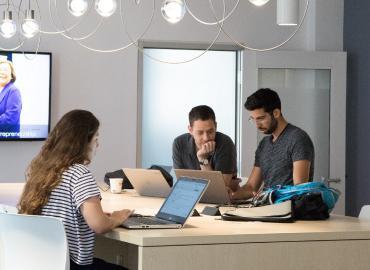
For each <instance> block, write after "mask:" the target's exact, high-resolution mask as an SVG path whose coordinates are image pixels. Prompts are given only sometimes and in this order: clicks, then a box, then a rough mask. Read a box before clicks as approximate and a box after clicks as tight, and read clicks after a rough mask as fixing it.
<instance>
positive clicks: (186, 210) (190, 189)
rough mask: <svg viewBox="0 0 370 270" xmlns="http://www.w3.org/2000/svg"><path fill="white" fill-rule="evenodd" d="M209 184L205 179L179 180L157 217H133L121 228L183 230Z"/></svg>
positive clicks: (183, 178)
mask: <svg viewBox="0 0 370 270" xmlns="http://www.w3.org/2000/svg"><path fill="white" fill-rule="evenodd" d="M208 183H209V181H208V180H205V179H195V178H187V177H182V178H179V179H178V180H177V181H176V183H175V185H174V186H173V187H172V190H171V193H170V194H169V195H168V197H167V199H166V200H165V201H164V203H163V204H162V206H161V208H160V209H159V211H158V213H157V214H156V215H155V216H131V217H129V218H128V219H127V220H126V221H125V222H124V223H123V224H122V225H121V226H122V227H125V228H127V229H166V228H169V229H178V228H182V227H183V226H184V224H185V222H186V220H187V219H188V218H189V216H190V215H191V213H192V212H193V209H194V207H195V205H196V204H197V203H198V202H199V199H200V198H201V197H202V195H203V193H204V191H205V190H206V189H207V186H208Z"/></svg>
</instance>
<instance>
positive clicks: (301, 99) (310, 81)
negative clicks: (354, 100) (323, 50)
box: [258, 69, 330, 179]
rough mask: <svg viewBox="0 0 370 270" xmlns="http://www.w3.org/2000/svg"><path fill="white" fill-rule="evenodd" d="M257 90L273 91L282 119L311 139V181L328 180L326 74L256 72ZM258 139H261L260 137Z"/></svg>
mask: <svg viewBox="0 0 370 270" xmlns="http://www.w3.org/2000/svg"><path fill="white" fill-rule="evenodd" d="M258 86H259V88H265V87H268V88H272V89H274V90H276V91H277V92H278V94H279V96H280V99H281V103H282V104H281V106H282V113H283V115H284V117H285V119H286V120H287V121H288V122H289V123H292V124H293V125H296V126H298V127H300V128H302V129H303V130H305V131H306V132H307V133H308V135H309V136H310V137H311V139H312V141H313V143H314V147H315V175H314V179H320V177H321V176H323V177H326V178H327V177H329V164H330V163H329V153H330V146H329V139H330V125H329V124H330V70H310V69H259V72H258ZM258 136H259V139H261V138H262V136H263V135H261V134H259V135H258Z"/></svg>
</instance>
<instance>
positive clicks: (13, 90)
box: [0, 52, 51, 141]
mask: <svg viewBox="0 0 370 270" xmlns="http://www.w3.org/2000/svg"><path fill="white" fill-rule="evenodd" d="M50 85H51V53H40V52H38V53H23V52H0V140H1V141H16V140H26V141H29V140H44V139H45V138H46V137H47V136H48V133H49V129H50V88H51V87H50Z"/></svg>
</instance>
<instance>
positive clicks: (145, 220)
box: [128, 217, 169, 225]
mask: <svg viewBox="0 0 370 270" xmlns="http://www.w3.org/2000/svg"><path fill="white" fill-rule="evenodd" d="M128 222H129V223H130V224H146V225H158V224H168V223H169V222H167V221H165V220H160V219H156V218H151V217H130V219H129V220H128Z"/></svg>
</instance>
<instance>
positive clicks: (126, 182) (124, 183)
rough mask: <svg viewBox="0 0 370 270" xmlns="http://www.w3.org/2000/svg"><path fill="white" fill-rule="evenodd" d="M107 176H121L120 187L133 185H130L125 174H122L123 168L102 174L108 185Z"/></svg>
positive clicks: (130, 187)
mask: <svg viewBox="0 0 370 270" xmlns="http://www.w3.org/2000/svg"><path fill="white" fill-rule="evenodd" d="M109 178H123V182H122V189H133V188H134V187H133V186H132V185H131V183H130V181H129V180H128V178H127V176H126V175H125V174H124V172H123V170H122V169H121V170H117V171H114V172H107V173H106V174H105V175H104V182H105V183H106V184H107V185H108V186H109V185H110V183H109Z"/></svg>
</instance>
